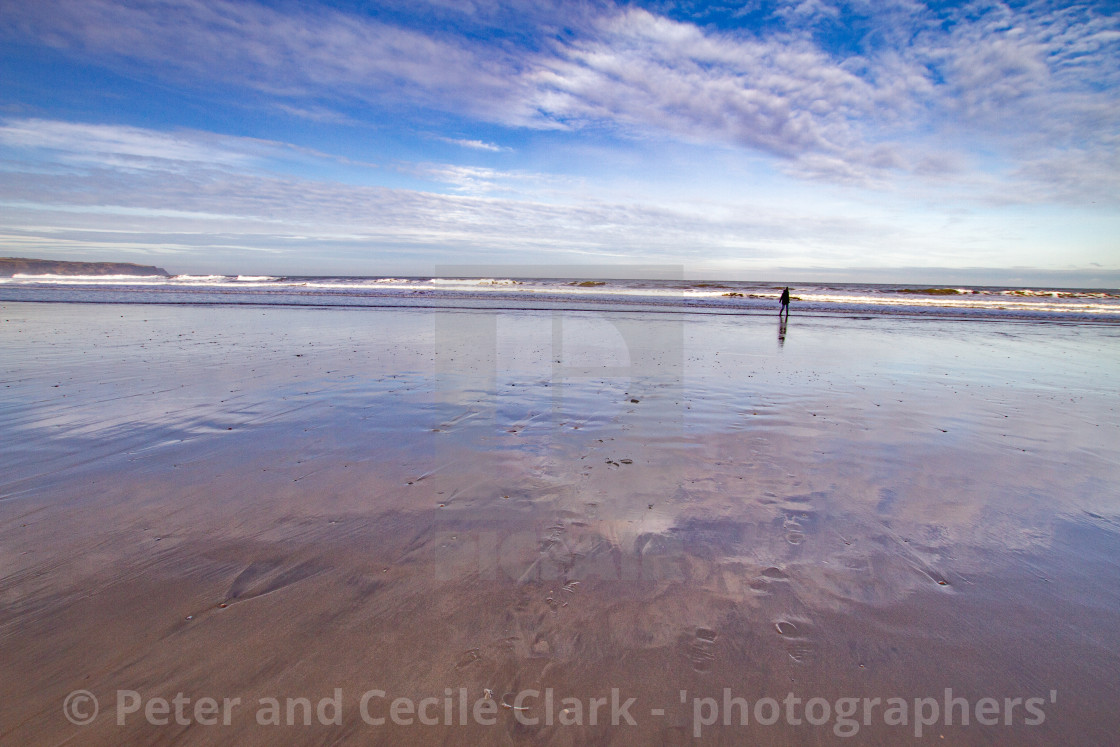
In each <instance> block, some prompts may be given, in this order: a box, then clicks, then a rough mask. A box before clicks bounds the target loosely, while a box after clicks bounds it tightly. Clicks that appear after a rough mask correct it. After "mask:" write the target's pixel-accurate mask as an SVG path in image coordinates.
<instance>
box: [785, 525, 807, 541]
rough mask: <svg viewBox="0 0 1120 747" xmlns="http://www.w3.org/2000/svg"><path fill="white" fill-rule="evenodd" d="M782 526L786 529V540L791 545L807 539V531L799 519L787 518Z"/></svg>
mask: <svg viewBox="0 0 1120 747" xmlns="http://www.w3.org/2000/svg"><path fill="white" fill-rule="evenodd" d="M782 528H783V529H785V530H786V542H788V543H790V544H791V545H800V544H801V543H802V542H804V541H805V531H804V530H803V529H802V528H801V524H799V523H798V521H797V519H786V520H785V523H784V524H782Z"/></svg>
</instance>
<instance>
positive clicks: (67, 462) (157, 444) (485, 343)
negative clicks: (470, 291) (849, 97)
mask: <svg viewBox="0 0 1120 747" xmlns="http://www.w3.org/2000/svg"><path fill="white" fill-rule="evenodd" d="M2 315H3V317H4V318H5V319H6V320H7V321H5V322H4V323H3V326H2V327H0V360H2V361H3V363H2V364H0V376H2V379H3V381H2V383H3V387H2V388H0V397H2V399H0V413H2V414H3V416H4V421H3V422H4V423H5V425H4V428H5V437H4V442H5V447H4V449H3V452H2V454H0V474H2V475H3V478H0V560H2V561H3V565H2V568H3V569H4V571H3V577H2V579H0V600H2V602H3V608H2V612H0V655H2V656H3V659H4V661H5V662H6V666H5V668H4V670H3V673H2V674H0V725H2V726H0V738H2V739H3V740H4V741H5V742H7V741H9V740H10V741H12V742H13V743H21V742H22V743H36V744H54V743H58V742H61V741H63V740H65V739H68V738H72V737H75V736H76V737H77V738H78V739H80V741H81V742H82V743H94V744H96V743H101V744H117V743H123V742H129V741H132V742H145V743H147V742H172V741H175V742H185V743H190V744H195V743H201V744H206V743H235V742H236V743H239V744H253V743H257V744H266V743H276V742H278V741H279V742H287V743H324V742H326V743H335V742H339V741H341V742H346V741H354V742H358V741H363V742H366V741H373V742H375V743H400V742H402V741H403V742H409V743H424V744H434V743H445V742H450V743H454V744H468V743H470V744H474V743H482V744H508V743H522V742H525V743H539V744H585V743H588V742H595V743H603V744H608V743H611V744H653V743H668V744H678V743H741V742H742V741H743V740H748V741H750V742H751V743H752V744H753V743H758V744H788V743H790V742H791V741H810V742H814V741H819V742H831V741H841V740H839V739H838V738H837V737H836V735H835V733H834V731H833V725H834V723H835V719H832V720H830V721H829V722H828V723H827V724H825V725H822V726H813V725H811V724H806V723H802V724H801V725H800V726H791V725H788V724H786V723H784V721H780V722H779V723H778V724H776V725H774V726H762V725H759V724H756V723H753V721H752V725H750V726H748V727H741V726H739V725H738V724H737V723H733V724H732V725H731V726H723V725H722V720H721V719H722V713H721V714H720V717H721V719H720V720H717V722H716V723H715V724H713V725H710V726H704V728H703V729H702V730H701V738H700V739H699V740H696V739H695V738H694V734H695V733H696V728H697V724H696V721H697V711H695V710H694V708H695V707H696V699H698V698H706V697H709V696H710V697H713V698H716V699H717V700H719V699H721V698H722V697H723V696H722V693H723V690H724V688H729V689H730V691H731V692H732V693H733V695H735V696H739V697H742V698H744V699H747V700H748V701H750V702H751V703H754V702H755V701H757V700H758V699H760V698H763V697H767V696H770V697H773V698H776V699H778V700H779V701H780V700H782V699H783V698H785V697H786V695H787V693H790V692H793V693H794V694H795V695H796V696H797V697H798V698H800V699H801V700H802V702H804V701H807V700H809V699H811V698H814V697H817V698H824V699H826V700H827V701H829V702H830V703H835V702H836V701H837V699H839V698H844V697H856V698H874V697H879V698H881V699H883V700H884V701H886V699H888V698H891V697H898V698H906V699H908V700H910V701H913V699H914V698H922V697H929V696H932V697H937V698H940V697H942V696H943V693H944V691H945V689H946V688H951V689H952V690H953V693H954V695H956V696H960V697H964V698H968V699H970V700H971V701H973V702H975V701H976V700H978V699H980V698H982V697H993V698H997V699H998V700H999V701H1000V702H1001V703H1002V701H1003V699H1004V698H1022V699H1027V698H1031V697H1036V696H1037V697H1042V698H1044V699H1046V703H1045V707H1044V710H1045V714H1046V719H1045V721H1044V723H1042V724H1041V725H1038V726H1026V725H1025V724H1024V716H1025V715H1027V714H1025V712H1024V711H1023V710H1022V705H1020V706H1019V707H1020V710H1019V711H1018V712H1017V713H1016V714H1015V716H1014V718H1013V719H1012V720H1013V723H1012V724H1010V725H1004V724H1003V723H1002V722H1000V723H998V724H997V725H982V724H977V723H975V719H974V721H973V723H972V724H970V725H969V726H968V727H961V726H959V725H954V726H944V725H938V726H936V727H928V728H927V729H926V734H927V738H929V736H930V735H934V734H936V735H940V736H943V737H944V741H946V742H950V743H959V744H989V743H993V742H995V743H1000V744H1023V743H1036V744H1046V743H1055V742H1063V741H1064V742H1077V743H1104V742H1107V741H1108V740H1109V739H1110V735H1112V734H1114V733H1115V731H1116V728H1117V727H1118V726H1120V724H1117V717H1116V716H1115V715H1114V709H1113V708H1112V705H1111V695H1110V693H1112V692H1115V690H1116V687H1117V685H1118V684H1120V682H1118V680H1120V674H1118V673H1120V656H1118V655H1117V653H1116V652H1115V651H1114V647H1113V642H1114V641H1115V640H1116V639H1117V635H1118V634H1120V573H1117V571H1118V570H1120V568H1118V565H1120V562H1118V561H1117V560H1116V558H1117V557H1118V555H1117V550H1118V549H1120V537H1118V531H1120V520H1118V517H1120V511H1118V505H1117V503H1116V499H1115V491H1114V488H1113V487H1112V486H1114V485H1115V484H1116V478H1117V477H1118V472H1120V446H1118V444H1120V437H1118V436H1120V433H1118V431H1120V413H1118V409H1117V400H1116V397H1115V394H1114V392H1113V391H1112V386H1111V385H1110V382H1111V381H1115V375H1116V373H1118V372H1120V354H1118V352H1117V351H1118V350H1120V347H1118V346H1117V345H1116V342H1117V336H1118V334H1120V332H1118V331H1117V330H1116V329H1115V328H1113V327H1075V326H1065V325H1040V324H1012V323H1002V322H1000V323H991V324H976V323H962V322H951V321H933V320H917V321H910V320H901V319H897V320H888V319H875V320H855V319H821V318H818V319H798V318H796V317H795V318H793V319H792V320H791V321H790V322H789V324H788V326H787V328H786V329H785V331H784V339H782V340H780V341H779V339H778V333H779V329H778V324H777V321H776V320H766V319H758V318H750V319H735V318H730V319H729V318H718V319H715V318H695V317H680V318H674V317H671V316H668V317H667V316H665V315H659V316H658V317H657V318H650V317H648V316H643V315H642V314H636V313H635V314H594V313H550V312H544V313H518V312H508V311H507V312H500V313H499V312H487V311H446V310H444V311H430V310H428V311H420V310H401V311H393V310H376V311H370V310H298V309H267V310H265V309H252V308H249V309H245V308H239V309H230V308H163V307H150V306H149V307H137V306H128V307H114V306H100V307H96V308H90V307H86V306H79V305H39V304H8V305H5V306H4V307H3V309H2ZM79 688H80V689H85V690H89V691H90V692H91V693H93V694H94V695H95V696H97V697H98V698H99V699H100V700H101V703H102V712H101V714H100V716H99V717H98V718H97V719H96V720H94V722H93V723H91V724H89V725H87V726H82V727H78V726H74V725H72V724H71V723H70V722H68V721H67V720H66V718H65V717H64V715H63V711H62V707H63V701H64V699H65V698H66V696H67V694H68V693H70V692H71V691H74V690H76V689H79ZM336 688H338V689H340V690H341V692H342V699H341V703H342V715H343V718H342V723H341V725H333V724H329V725H321V724H315V725H313V726H309V727H304V726H294V727H262V726H259V725H258V724H257V723H256V721H255V719H254V714H255V712H256V706H255V704H256V703H257V699H258V698H261V697H277V698H280V699H283V698H285V697H306V698H309V699H310V700H311V701H312V702H316V701H318V700H319V699H321V698H326V697H331V696H332V695H333V694H334V691H335V689H336ZM459 688H466V691H467V693H468V694H469V699H470V702H471V703H473V702H474V701H475V700H476V699H478V698H481V697H483V695H484V693H486V692H487V691H489V692H490V694H491V695H492V699H493V703H494V707H495V708H496V723H495V724H494V725H492V726H481V725H479V724H477V723H473V722H471V723H468V724H467V725H465V726H458V725H454V726H445V725H443V724H439V725H433V726H425V725H421V724H417V723H414V724H413V725H411V726H394V725H392V724H391V723H389V724H386V725H383V726H371V725H369V724H366V723H364V722H363V720H362V719H361V717H360V715H359V709H360V703H359V700H360V698H361V697H362V695H363V694H364V693H366V692H368V691H370V690H380V691H384V692H385V693H386V694H387V698H388V699H387V700H386V701H385V702H384V703H381V701H379V700H374V701H373V706H371V708H372V709H373V710H375V711H377V710H379V711H380V712H379V713H376V714H374V715H388V702H389V700H391V699H392V698H394V697H398V696H399V697H408V698H412V699H414V700H415V701H419V700H420V699H422V698H426V697H435V698H439V699H441V705H440V706H439V710H440V715H441V717H442V708H443V706H442V699H443V698H444V697H445V691H447V690H448V689H450V690H451V692H452V693H453V694H457V693H458V690H459ZM548 688H552V690H553V691H554V693H555V698H556V701H557V703H559V701H560V700H561V698H564V697H569V696H570V697H573V698H578V699H581V700H582V701H584V702H586V701H587V700H588V699H590V698H599V697H607V698H608V699H609V697H610V694H611V689H612V688H618V690H619V692H620V693H621V694H622V698H623V699H626V698H630V697H633V698H635V699H636V703H635V706H634V707H633V708H632V709H631V712H632V714H633V717H634V720H635V721H636V724H635V725H632V726H631V725H628V724H625V723H624V724H622V725H620V726H617V727H611V726H604V725H602V723H600V724H599V725H596V726H591V725H590V724H588V723H586V721H587V718H586V715H587V714H583V715H584V722H585V723H584V724H583V725H581V726H565V725H561V724H560V723H557V722H556V720H557V719H559V712H560V711H561V708H559V707H556V708H555V711H556V714H555V718H554V723H552V724H551V725H549V724H546V723H544V721H545V718H546V714H545V713H544V711H545V708H544V704H543V703H542V702H540V701H530V702H531V705H530V706H528V710H527V711H525V712H520V711H519V712H514V710H513V708H506V707H504V706H503V704H502V699H503V698H504V697H506V696H507V695H511V694H516V693H518V692H521V691H524V690H527V689H533V690H539V691H541V692H542V693H543V692H544V691H545V690H546V689H548ZM126 689H127V690H135V691H137V692H140V693H141V694H142V695H143V696H144V697H145V698H151V697H165V698H168V699H171V698H172V697H174V696H175V694H176V693H179V692H182V693H184V694H185V695H187V696H188V697H191V698H194V699H198V698H201V697H214V698H216V699H218V700H219V701H220V700H221V699H222V698H238V697H239V698H241V699H242V702H243V703H246V704H250V705H248V706H245V707H244V708H243V709H242V710H240V711H238V712H237V713H235V717H234V718H233V719H232V723H231V724H230V725H229V726H220V725H219V726H206V725H203V724H200V723H197V722H196V723H192V724H190V725H186V726H183V725H177V724H175V722H174V719H173V718H172V720H171V722H170V724H169V725H167V726H152V725H149V724H147V723H146V722H145V721H144V719H143V717H142V714H136V715H135V716H136V717H135V718H133V717H130V718H129V719H127V722H126V723H125V725H123V726H120V725H118V724H117V723H116V721H115V713H113V705H114V698H115V693H116V692H117V691H118V690H126ZM681 691H686V692H687V696H686V697H685V698H684V702H682V697H681V695H680V693H681ZM1051 691H1056V693H1057V697H1056V702H1050V693H1051ZM512 702H513V701H512V700H510V703H508V704H507V705H509V704H512ZM379 704H380V705H379ZM457 708H458V706H457V705H456V706H455V713H456V715H457V713H458V711H457ZM654 709H658V710H661V711H662V712H663V713H662V714H661V715H653V713H652V711H653V710H654ZM608 711H609V706H608ZM880 713H881V712H880ZM519 714H520V715H522V716H524V718H522V719H520V720H519V719H518V718H517V716H518V715H519ZM533 714H536V715H538V716H540V717H541V718H540V723H538V724H535V725H530V724H526V723H521V722H522V721H530V720H532V718H531V716H532V715H533ZM752 716H753V713H752ZM857 718H858V717H857ZM1001 718H1002V712H1001ZM872 720H873V721H874V723H871V724H867V725H864V724H862V722H861V723H860V724H859V725H858V736H857V738H856V740H855V741H858V742H859V743H871V744H875V743H881V744H894V743H898V742H899V741H904V740H905V739H907V738H909V737H912V736H913V734H914V729H913V724H908V725H907V726H887V725H885V724H884V723H883V720H882V718H881V717H876V718H874V719H872ZM958 720H959V719H958ZM934 738H936V737H934ZM848 741H849V742H851V741H852V740H848ZM939 741H940V740H939Z"/></svg>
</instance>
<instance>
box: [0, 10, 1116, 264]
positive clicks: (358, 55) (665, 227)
mask: <svg viewBox="0 0 1120 747" xmlns="http://www.w3.org/2000/svg"><path fill="white" fill-rule="evenodd" d="M1111 6H1112V4H1111V3H1089V4H1069V3H1066V4H1056V3H1023V2H1016V3H997V2H978V3H949V2H936V3H920V2H910V1H909V0H884V1H883V2H871V1H870V0H850V1H846V2H837V1H834V0H791V1H789V2H786V1H783V0H750V1H747V2H731V1H730V0H727V1H725V2H715V3H703V2H668V1H666V2H633V3H616V2H598V1H595V2H578V1H577V2H554V1H552V0H534V1H532V2H522V1H521V0H431V1H430V2H425V0H411V1H410V2H396V1H395V0H390V1H389V2H359V1H357V0H354V1H348V0H331V1H330V2H321V3H318V4H313V3H309V2H287V1H286V0H279V1H272V2H229V1H228V0H181V1H179V2H169V1H145V0H136V1H129V2H110V1H109V0H78V1H68V0H36V2H34V3H31V2H20V1H18V0H0V254H2V255H13V256H32V257H50V258H58V259H90V260H96V259H103V260H123V261H135V262H143V263H153V264H159V265H162V266H165V267H167V268H168V269H169V270H172V271H176V272H210V271H213V272H230V273H237V272H247V273H287V274H295V273H309V274H341V273H347V274H349V273H353V274H428V273H431V272H433V271H434V270H435V268H436V267H437V266H439V265H441V264H456V265H464V264H471V263H479V264H488V265H495V264H518V265H526V264H534V263H540V264H547V265H558V264H568V263H572V264H580V265H586V264H597V263H604V264H611V265H619V264H627V263H646V264H651V263H654V264H675V265H682V266H683V267H684V268H685V271H686V273H687V274H688V275H689V276H693V277H725V278H740V279H797V278H801V279H836V280H843V279H848V280H883V281H892V280H898V281H900V282H905V281H908V280H913V281H927V282H932V283H936V282H942V281H944V282H950V281H957V282H965V281H972V282H991V283H1014V282H1016V281H1023V280H1030V279H1036V280H1038V281H1039V282H1042V281H1043V280H1048V281H1050V282H1061V281H1066V282H1067V284H1071V285H1108V286H1115V285H1117V284H1120V238H1118V237H1120V210H1118V208H1120V15H1118V14H1117V12H1116V10H1115V9H1114V8H1113V7H1111Z"/></svg>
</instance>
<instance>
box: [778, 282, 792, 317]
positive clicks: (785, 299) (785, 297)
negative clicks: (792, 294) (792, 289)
mask: <svg viewBox="0 0 1120 747" xmlns="http://www.w3.org/2000/svg"><path fill="white" fill-rule="evenodd" d="M782 314H785V315H786V316H789V288H788V287H787V288H786V289H785V290H784V291H782V308H781V310H779V311H778V315H779V316H781V315H782Z"/></svg>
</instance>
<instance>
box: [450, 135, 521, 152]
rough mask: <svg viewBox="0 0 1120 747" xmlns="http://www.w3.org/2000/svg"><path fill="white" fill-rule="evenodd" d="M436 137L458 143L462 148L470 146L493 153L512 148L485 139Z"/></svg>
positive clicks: (453, 143)
mask: <svg viewBox="0 0 1120 747" xmlns="http://www.w3.org/2000/svg"><path fill="white" fill-rule="evenodd" d="M436 139H437V140H440V141H442V142H445V143H451V144H452V145H458V146H460V147H462V148H470V149H472V150H485V151H489V152H491V153H501V152H503V151H509V150H510V148H506V147H503V146H501V145H496V144H494V143H488V142H486V141H485V140H468V139H464V138H454V137H437V138H436Z"/></svg>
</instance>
